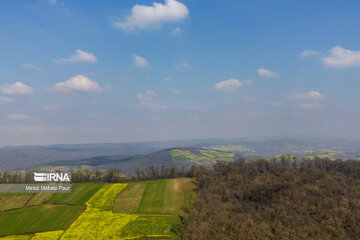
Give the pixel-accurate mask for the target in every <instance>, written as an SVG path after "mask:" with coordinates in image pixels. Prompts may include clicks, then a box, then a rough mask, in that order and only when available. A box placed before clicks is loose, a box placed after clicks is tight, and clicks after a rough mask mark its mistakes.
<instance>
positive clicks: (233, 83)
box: [213, 78, 243, 91]
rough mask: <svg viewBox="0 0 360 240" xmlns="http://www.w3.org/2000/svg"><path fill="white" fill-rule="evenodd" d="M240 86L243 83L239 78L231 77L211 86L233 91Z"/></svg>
mask: <svg viewBox="0 0 360 240" xmlns="http://www.w3.org/2000/svg"><path fill="white" fill-rule="evenodd" d="M242 86H243V84H242V83H241V82H240V81H239V80H237V79H234V78H231V79H229V80H225V81H222V82H219V83H217V84H215V85H214V86H213V88H214V89H215V90H218V91H233V90H236V89H238V88H241V87H242Z"/></svg>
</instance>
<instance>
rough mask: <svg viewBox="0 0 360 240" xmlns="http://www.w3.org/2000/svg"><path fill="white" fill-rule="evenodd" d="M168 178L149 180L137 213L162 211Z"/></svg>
mask: <svg viewBox="0 0 360 240" xmlns="http://www.w3.org/2000/svg"><path fill="white" fill-rule="evenodd" d="M166 185H167V180H155V181H149V182H147V184H146V187H145V190H144V193H143V196H142V199H141V201H140V203H139V207H138V209H137V211H136V212H137V213H162V212H163V210H164V199H165V193H166Z"/></svg>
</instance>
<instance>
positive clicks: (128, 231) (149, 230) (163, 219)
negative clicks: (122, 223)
mask: <svg viewBox="0 0 360 240" xmlns="http://www.w3.org/2000/svg"><path fill="white" fill-rule="evenodd" d="M179 224H180V217H179V216H176V215H142V216H139V217H138V218H137V219H136V220H135V221H132V222H130V223H128V224H127V225H126V227H125V228H124V229H123V230H122V233H121V235H122V237H123V238H125V237H128V238H131V239H133V238H135V239H172V238H173V237H175V236H176V229H177V227H178V225H179Z"/></svg>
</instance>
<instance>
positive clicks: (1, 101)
mask: <svg viewBox="0 0 360 240" xmlns="http://www.w3.org/2000/svg"><path fill="white" fill-rule="evenodd" d="M13 101H14V100H13V99H12V98H8V97H0V103H10V102H13Z"/></svg>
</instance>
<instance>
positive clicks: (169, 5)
mask: <svg viewBox="0 0 360 240" xmlns="http://www.w3.org/2000/svg"><path fill="white" fill-rule="evenodd" d="M188 15H189V10H188V8H187V7H186V6H185V5H184V4H183V3H181V2H178V1H176V0H165V4H161V3H156V2H155V3H153V5H152V6H144V5H135V6H133V7H132V9H131V14H130V16H128V17H126V19H125V21H119V22H114V23H113V26H114V27H115V28H120V29H123V30H126V31H132V30H134V29H135V28H142V29H148V28H151V29H160V28H161V25H162V24H163V23H166V22H175V21H179V20H182V19H184V18H185V17H187V16H188Z"/></svg>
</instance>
